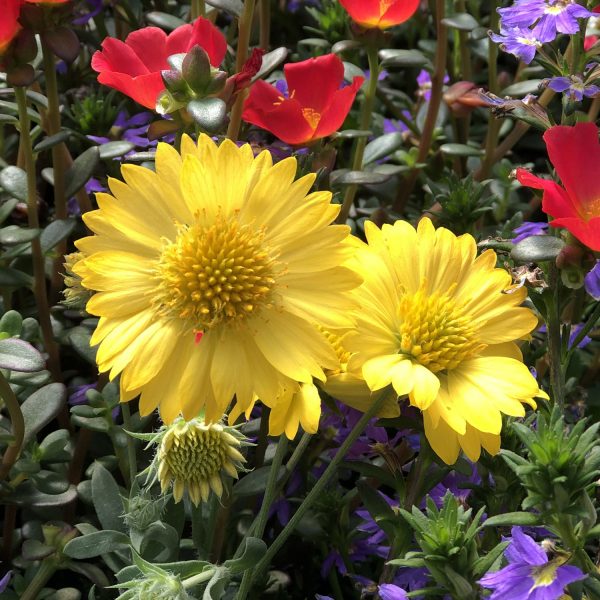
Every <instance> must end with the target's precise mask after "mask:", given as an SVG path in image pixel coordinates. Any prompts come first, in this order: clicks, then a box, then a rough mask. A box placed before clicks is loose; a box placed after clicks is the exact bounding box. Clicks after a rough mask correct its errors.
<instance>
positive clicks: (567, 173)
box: [544, 123, 600, 218]
mask: <svg viewBox="0 0 600 600" xmlns="http://www.w3.org/2000/svg"><path fill="white" fill-rule="evenodd" d="M544 141H545V142H546V146H547V147H548V156H549V157H550V161H551V162H552V164H553V165H554V167H555V169H556V172H557V173H558V176H559V177H560V179H561V181H562V183H563V185H564V186H565V189H566V190H567V192H568V194H569V196H570V197H571V199H572V200H573V202H574V204H575V206H576V207H577V208H578V211H579V213H580V215H581V216H584V215H585V216H587V217H588V218H589V217H591V216H593V215H598V216H600V212H599V209H600V178H599V177H598V171H597V169H598V168H600V143H599V142H598V128H597V127H596V125H595V124H594V123H578V124H577V125H575V126H574V127H567V126H564V125H557V126H555V127H551V128H550V129H548V130H547V131H546V133H545V134H544ZM586 205H588V206H586ZM586 213H587V215H586Z"/></svg>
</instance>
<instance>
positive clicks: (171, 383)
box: [77, 135, 360, 423]
mask: <svg viewBox="0 0 600 600" xmlns="http://www.w3.org/2000/svg"><path fill="white" fill-rule="evenodd" d="M122 174H123V177H124V178H125V183H123V182H121V181H118V180H115V179H111V180H109V186H110V190H111V192H112V195H109V194H97V200H98V205H99V210H96V211H93V212H90V213H87V214H86V215H84V220H85V223H86V225H87V226H88V227H89V228H90V229H91V230H92V231H93V232H94V233H95V234H96V235H95V236H92V237H87V238H84V239H83V240H80V241H79V242H78V244H77V246H78V248H79V249H80V250H81V251H82V252H84V253H85V254H86V255H87V257H88V258H87V259H86V260H85V262H84V266H85V269H84V271H82V273H81V274H82V275H83V285H84V286H85V287H87V288H89V289H92V290H95V291H96V292H97V293H96V294H94V296H93V297H92V298H91V300H90V301H89V302H88V304H87V310H88V312H90V313H91V314H94V315H98V316H99V317H100V321H99V324H98V327H97V329H96V331H95V333H94V335H93V337H92V344H98V343H99V344H100V346H99V348H98V354H97V361H98V366H99V369H100V371H110V377H111V378H114V377H116V376H117V375H119V374H121V382H120V385H121V400H122V401H126V400H130V399H132V398H134V397H135V396H137V395H138V394H141V398H140V411H141V414H142V415H147V414H148V413H150V412H151V411H152V410H154V409H155V408H156V407H157V406H158V405H159V404H160V412H161V416H162V418H163V420H164V421H165V422H167V423H170V422H172V421H173V419H175V417H177V415H178V414H179V413H182V414H183V416H184V418H185V419H188V420H189V419H191V418H193V417H195V416H196V415H197V414H198V413H199V411H200V410H202V409H204V410H205V411H206V420H207V421H208V422H212V421H216V420H218V419H220V418H221V416H222V414H223V413H224V412H225V411H226V409H227V406H228V405H229V403H230V402H231V400H232V398H233V397H234V395H235V396H236V398H237V401H238V403H239V405H240V406H241V408H242V410H243V411H245V410H246V409H247V408H248V407H250V406H251V404H252V402H253V400H254V399H255V398H256V397H258V398H260V399H261V400H262V401H264V402H265V403H271V404H274V403H275V401H276V399H277V397H278V396H279V394H280V391H281V390H282V389H284V388H285V386H286V383H287V381H288V380H289V379H292V380H294V381H297V382H301V383H311V382H312V381H313V377H314V378H316V379H320V380H324V379H325V374H324V371H323V369H324V368H330V369H334V368H336V367H337V366H338V360H337V357H336V354H335V352H334V350H333V349H332V347H331V345H330V344H329V342H328V341H327V339H326V338H325V336H324V335H323V334H322V333H321V332H319V331H318V330H317V329H316V328H315V327H314V325H313V323H314V322H320V323H323V324H324V325H326V326H348V325H349V323H350V317H349V316H348V313H349V309H350V307H351V301H350V299H349V297H348V295H347V292H348V291H349V290H351V289H353V288H355V287H356V286H357V285H358V284H359V283H360V278H359V276H358V275H357V274H356V273H354V272H353V271H352V270H350V269H348V268H347V267H345V266H343V263H344V262H345V261H346V260H347V259H348V257H349V255H351V253H352V248H351V246H350V245H348V244H346V243H343V242H344V240H346V239H347V238H348V236H349V229H348V227H346V226H343V225H330V223H331V222H332V221H333V220H334V219H335V217H336V215H337V213H338V211H339V206H335V205H332V204H331V203H330V201H331V194H330V193H329V192H314V193H311V194H309V193H308V192H309V190H310V188H311V186H312V184H313V182H314V179H315V175H314V174H310V175H306V176H304V177H302V178H300V179H298V180H297V181H294V177H295V175H296V160H295V159H293V158H288V159H285V160H283V161H281V162H279V163H277V164H276V165H273V163H272V158H271V155H270V154H269V153H268V152H262V153H261V154H260V155H259V156H257V157H256V158H255V157H254V155H253V153H252V149H251V148H250V146H249V145H244V146H242V147H241V148H238V147H237V146H236V145H235V144H234V143H232V142H230V141H225V142H223V143H222V144H221V145H220V146H217V145H216V144H215V143H214V142H213V141H212V140H211V139H210V138H209V137H207V136H204V135H203V136H201V137H200V140H199V142H198V146H196V145H195V144H194V143H193V142H192V140H191V139H190V138H188V137H184V139H183V141H182V154H181V156H180V155H179V153H178V152H177V151H176V150H174V149H173V148H172V147H170V146H169V145H167V144H159V146H158V148H157V154H156V172H153V171H151V170H149V169H145V168H142V167H138V166H132V165H124V166H123V167H122Z"/></svg>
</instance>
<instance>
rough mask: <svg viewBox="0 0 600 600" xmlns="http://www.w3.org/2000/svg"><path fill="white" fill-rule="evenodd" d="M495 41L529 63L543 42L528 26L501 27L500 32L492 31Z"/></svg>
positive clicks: (506, 50) (505, 49)
mask: <svg viewBox="0 0 600 600" xmlns="http://www.w3.org/2000/svg"><path fill="white" fill-rule="evenodd" d="M490 38H491V39H492V41H493V42H496V43H497V44H500V48H502V50H503V51H504V52H508V53H509V54H514V55H515V56H516V57H517V58H520V59H521V60H522V61H523V62H524V63H526V64H529V63H530V62H531V61H532V60H533V59H534V58H535V53H536V51H537V49H538V48H540V47H541V45H542V43H541V42H540V40H539V39H538V37H537V35H536V33H535V32H534V31H532V30H531V29H528V28H526V27H524V28H523V27H504V26H503V27H501V29H500V33H499V34H498V33H492V32H490Z"/></svg>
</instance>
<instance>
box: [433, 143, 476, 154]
mask: <svg viewBox="0 0 600 600" xmlns="http://www.w3.org/2000/svg"><path fill="white" fill-rule="evenodd" d="M440 150H441V152H442V153H443V154H447V155H448V156H483V154H484V151H483V150H482V149H481V148H474V147H473V146H469V145H468V144H442V145H441V146H440Z"/></svg>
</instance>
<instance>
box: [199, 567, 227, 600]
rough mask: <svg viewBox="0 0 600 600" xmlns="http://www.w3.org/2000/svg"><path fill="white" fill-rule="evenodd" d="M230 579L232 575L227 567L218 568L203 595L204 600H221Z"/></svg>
mask: <svg viewBox="0 0 600 600" xmlns="http://www.w3.org/2000/svg"><path fill="white" fill-rule="evenodd" d="M230 579H231V574H230V573H229V569H228V568H227V567H217V568H216V569H215V573H214V575H213V576H212V577H211V578H210V580H209V582H208V585H207V586H206V589H205V590H204V594H202V600H221V598H223V595H224V593H225V589H226V588H227V586H228V584H229V580H230Z"/></svg>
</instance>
